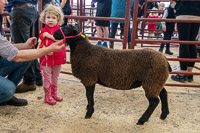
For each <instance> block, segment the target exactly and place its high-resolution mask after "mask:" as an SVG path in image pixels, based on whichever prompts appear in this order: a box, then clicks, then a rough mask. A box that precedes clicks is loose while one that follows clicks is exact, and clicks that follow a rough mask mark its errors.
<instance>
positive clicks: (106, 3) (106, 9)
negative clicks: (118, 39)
mask: <svg viewBox="0 0 200 133" xmlns="http://www.w3.org/2000/svg"><path fill="white" fill-rule="evenodd" d="M95 2H97V9H96V17H110V14H111V5H112V0H94V3H95ZM95 22H96V23H95V25H96V29H97V36H98V37H102V30H103V34H104V36H103V37H104V38H108V36H109V29H108V28H109V27H110V22H109V20H108V21H105V20H95ZM97 45H102V46H103V47H108V45H107V41H104V42H103V43H102V41H101V40H98V42H97Z"/></svg>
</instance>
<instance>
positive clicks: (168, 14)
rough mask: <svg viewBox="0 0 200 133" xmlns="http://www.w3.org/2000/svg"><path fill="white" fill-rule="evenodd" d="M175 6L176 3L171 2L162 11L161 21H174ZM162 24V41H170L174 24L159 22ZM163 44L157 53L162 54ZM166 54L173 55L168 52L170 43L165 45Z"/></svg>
mask: <svg viewBox="0 0 200 133" xmlns="http://www.w3.org/2000/svg"><path fill="white" fill-rule="evenodd" d="M175 6H176V1H172V2H171V3H170V5H169V7H168V8H167V9H166V10H165V11H164V14H163V17H162V18H163V19H175V9H174V8H175ZM161 23H162V30H163V34H164V37H163V40H171V37H172V35H173V32H174V28H175V23H174V22H161ZM164 46H165V43H161V45H160V49H159V51H160V52H161V53H162V52H163V49H164ZM165 53H166V54H169V55H173V53H172V52H171V51H170V43H166V51H165Z"/></svg>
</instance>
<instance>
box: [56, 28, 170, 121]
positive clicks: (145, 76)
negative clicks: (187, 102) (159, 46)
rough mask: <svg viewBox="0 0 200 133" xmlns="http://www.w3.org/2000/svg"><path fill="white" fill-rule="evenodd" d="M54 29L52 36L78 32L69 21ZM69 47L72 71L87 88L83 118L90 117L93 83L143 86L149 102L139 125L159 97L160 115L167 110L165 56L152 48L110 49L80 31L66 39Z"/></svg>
mask: <svg viewBox="0 0 200 133" xmlns="http://www.w3.org/2000/svg"><path fill="white" fill-rule="evenodd" d="M62 31H63V33H64V34H62V32H61V30H57V31H56V32H55V33H54V37H55V39H63V38H64V36H65V37H68V36H74V35H77V34H79V32H78V30H77V29H76V27H75V26H72V25H68V26H66V27H64V28H62ZM65 42H66V43H67V44H69V46H70V50H71V65H72V73H73V75H74V76H75V77H76V78H78V79H80V80H81V82H82V83H83V85H84V86H85V88H86V96H87V100H88V105H87V113H86V116H85V118H86V119H87V118H91V116H92V114H93V112H94V107H93V106H94V97H93V95H94V90H95V84H96V83H98V84H100V85H103V86H106V87H110V88H113V89H117V90H130V89H133V88H137V87H140V86H142V87H143V89H144V91H145V95H146V97H147V99H148V101H149V106H148V108H147V110H146V111H145V112H144V114H143V115H142V117H141V118H140V119H139V120H138V123H137V124H139V125H142V124H144V122H146V121H148V119H149V117H150V116H151V114H152V113H153V111H154V110H155V108H156V107H157V105H158V103H159V98H158V96H159V97H160V99H161V103H162V113H161V116H160V118H161V119H165V118H166V117H167V115H168V114H169V109H168V101H167V91H166V90H165V88H164V85H165V82H166V80H167V78H168V76H169V68H170V66H169V64H168V62H167V60H166V58H165V57H164V56H163V55H162V54H161V53H159V52H157V51H154V50H152V49H141V50H113V49H108V48H104V47H102V46H96V45H92V44H91V43H90V42H89V40H88V39H87V37H85V36H84V35H80V36H77V37H74V38H67V39H66V41H65Z"/></svg>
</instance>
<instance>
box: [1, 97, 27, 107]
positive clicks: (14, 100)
mask: <svg viewBox="0 0 200 133" xmlns="http://www.w3.org/2000/svg"><path fill="white" fill-rule="evenodd" d="M5 105H12V106H26V105H28V101H27V100H25V99H18V98H16V97H15V96H13V97H12V98H11V99H10V100H9V101H6V102H3V103H0V106H5Z"/></svg>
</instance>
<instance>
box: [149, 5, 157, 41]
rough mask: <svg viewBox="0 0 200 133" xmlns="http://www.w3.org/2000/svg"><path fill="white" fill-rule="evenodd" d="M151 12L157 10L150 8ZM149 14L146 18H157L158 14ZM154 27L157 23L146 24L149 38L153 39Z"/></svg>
mask: <svg viewBox="0 0 200 133" xmlns="http://www.w3.org/2000/svg"><path fill="white" fill-rule="evenodd" d="M152 10H153V11H154V12H155V11H156V10H158V9H157V8H155V7H154V8H152ZM154 12H152V13H150V14H149V16H148V18H159V16H158V13H154ZM156 26H157V22H149V24H148V31H149V35H148V36H149V38H150V37H154V32H155V31H156Z"/></svg>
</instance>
